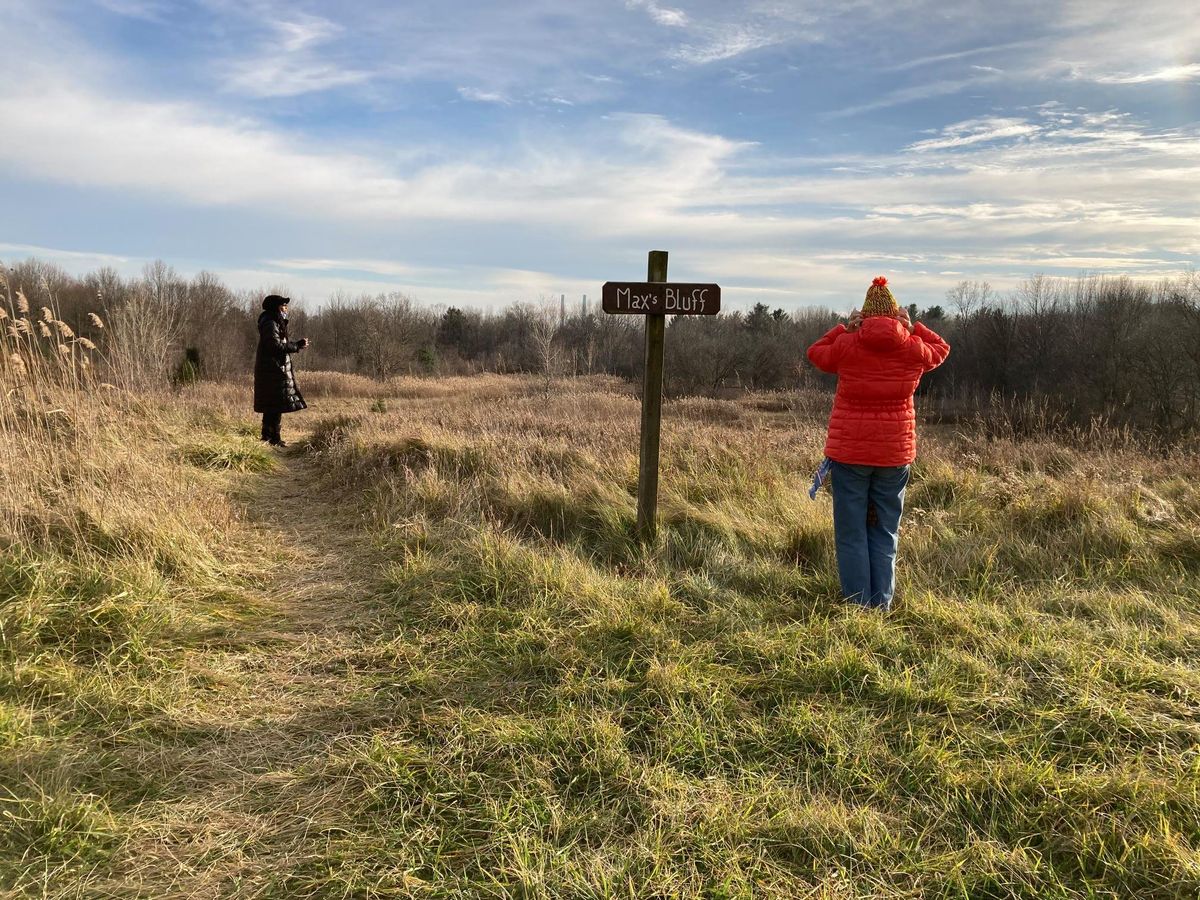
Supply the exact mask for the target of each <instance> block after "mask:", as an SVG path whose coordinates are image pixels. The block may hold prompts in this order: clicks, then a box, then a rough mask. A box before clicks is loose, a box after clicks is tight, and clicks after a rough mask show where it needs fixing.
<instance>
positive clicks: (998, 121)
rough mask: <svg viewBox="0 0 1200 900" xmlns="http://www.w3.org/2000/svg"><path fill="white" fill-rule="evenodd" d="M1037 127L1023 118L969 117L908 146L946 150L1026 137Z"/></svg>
mask: <svg viewBox="0 0 1200 900" xmlns="http://www.w3.org/2000/svg"><path fill="white" fill-rule="evenodd" d="M1038 130H1039V128H1038V126H1037V125H1034V124H1032V123H1030V122H1027V121H1025V120H1024V119H1009V118H1000V117H991V118H983V119H970V120H968V121H965V122H957V123H955V124H953V125H947V126H946V127H945V128H943V129H942V136H941V137H938V138H931V139H929V140H926V141H917V142H916V143H915V144H912V145H910V146H909V147H908V149H909V150H911V151H913V152H916V153H922V152H926V151H929V150H948V149H951V148H954V147H967V146H970V145H971V144H979V143H983V142H985V141H998V140H1003V139H1005V138H1014V137H1026V136H1028V135H1033V134H1037V132H1038Z"/></svg>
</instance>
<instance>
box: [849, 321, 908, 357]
mask: <svg viewBox="0 0 1200 900" xmlns="http://www.w3.org/2000/svg"><path fill="white" fill-rule="evenodd" d="M859 334H860V335H861V338H860V339H861V340H862V342H863V344H864V345H865V346H866V347H868V348H869V349H871V350H877V351H881V352H886V351H889V350H899V349H900V348H901V347H903V346H904V345H905V344H906V343H907V342H908V338H909V331H908V329H907V328H905V327H904V325H903V324H902V323H901V322H900V320H899V319H893V318H892V317H891V316H870V317H868V318H866V319H864V320H863V323H862V325H861V326H859Z"/></svg>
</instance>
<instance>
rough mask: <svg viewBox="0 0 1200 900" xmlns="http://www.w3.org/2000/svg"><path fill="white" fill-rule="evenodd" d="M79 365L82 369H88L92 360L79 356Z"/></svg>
mask: <svg viewBox="0 0 1200 900" xmlns="http://www.w3.org/2000/svg"><path fill="white" fill-rule="evenodd" d="M79 367H80V368H82V369H90V368H91V367H92V361H91V360H90V359H88V358H87V357H86V356H81V357H79Z"/></svg>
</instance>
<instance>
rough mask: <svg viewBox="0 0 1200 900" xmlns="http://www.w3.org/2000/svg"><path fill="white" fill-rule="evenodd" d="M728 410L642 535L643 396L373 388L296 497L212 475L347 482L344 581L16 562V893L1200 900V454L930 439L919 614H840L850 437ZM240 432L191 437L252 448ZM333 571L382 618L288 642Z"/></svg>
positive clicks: (337, 564)
mask: <svg viewBox="0 0 1200 900" xmlns="http://www.w3.org/2000/svg"><path fill="white" fill-rule="evenodd" d="M580 390H581V391H582V389H580ZM707 403H708V405H703V404H697V403H695V402H693V401H688V402H686V403H684V404H682V405H681V407H680V408H681V410H682V412H683V413H689V411H690V413H699V412H703V413H704V415H703V417H700V416H698V415H697V416H692V417H689V415H684V414H680V415H675V414H674V413H672V414H671V415H668V417H667V418H668V422H669V426H668V427H667V429H666V431H665V435H664V450H663V476H662V498H661V507H660V509H661V529H660V535H659V538H658V540H657V542H656V543H655V544H654V545H653V546H650V547H646V548H643V547H641V546H639V545H638V543H637V542H636V541H635V540H634V539H633V515H634V513H633V510H634V498H633V495H632V488H633V486H634V485H635V483H636V475H635V472H636V465H635V463H636V460H635V458H634V454H635V450H636V444H635V443H634V442H633V441H632V440H631V438H632V437H633V435H634V433H635V431H634V429H635V422H636V405H635V404H634V403H633V402H632V401H630V400H628V398H624V397H619V396H614V395H612V394H610V393H608V392H606V391H604V390H599V391H597V392H595V393H587V392H586V391H583V392H582V393H580V394H578V395H575V396H570V395H566V394H565V393H564V395H563V396H559V397H555V398H552V399H551V400H550V401H549V402H546V401H544V400H543V399H542V398H541V397H540V396H538V395H536V392H531V393H530V394H528V395H527V394H523V393H521V392H520V391H519V390H515V389H514V390H513V391H512V392H511V393H510V394H509V395H502V396H500V397H499V398H497V397H496V396H493V395H492V394H489V395H488V397H487V398H486V401H484V400H481V399H480V398H477V397H475V396H473V395H472V394H471V392H470V385H469V382H464V384H463V385H461V386H460V389H459V391H458V393H453V392H452V393H449V394H446V395H438V396H430V397H426V398H423V399H413V400H411V401H409V400H406V401H405V402H404V403H403V404H400V403H398V404H396V408H395V409H391V408H390V406H389V407H386V408H380V409H376V410H374V411H370V410H369V407H368V406H367V405H366V401H363V402H361V403H357V404H356V403H350V402H347V403H346V404H345V405H344V407H343V408H339V409H335V410H333V414H331V415H329V416H326V417H325V418H323V419H321V418H318V420H317V421H315V422H312V423H311V424H312V429H311V431H310V432H309V434H308V437H307V440H306V441H304V442H298V444H300V445H301V446H302V447H303V449H304V452H303V453H302V454H300V455H298V456H296V457H291V458H288V459H287V460H285V461H282V462H280V464H279V468H278V469H275V470H269V471H266V472H264V473H258V472H256V471H255V470H254V469H252V468H250V469H241V468H239V467H238V466H220V465H217V466H211V465H205V464H203V463H199V465H200V466H201V468H199V469H196V468H195V467H196V465H197V463H196V461H195V460H190V461H187V457H186V455H184V454H177V455H175V456H174V457H173V459H174V463H173V464H174V465H177V466H180V467H181V468H182V469H184V470H193V471H194V472H195V477H198V478H201V479H203V480H204V482H203V483H205V484H207V485H208V486H209V488H214V486H215V488H214V489H216V488H219V489H221V490H225V491H227V492H231V493H232V494H233V495H234V496H242V497H244V498H245V499H246V500H247V501H248V502H250V503H261V502H263V500H264V499H265V498H276V497H278V496H279V495H280V492H281V490H283V486H284V485H285V484H286V483H287V482H288V480H289V479H292V480H297V482H298V483H296V484H294V485H293V486H292V492H293V493H292V494H289V495H288V496H289V497H292V496H304V497H306V498H311V500H310V502H309V503H308V504H305V505H298V504H294V503H292V502H291V501H290V500H286V499H285V500H281V501H279V502H280V503H282V504H283V508H285V509H287V510H288V511H289V514H290V515H291V516H292V517H294V518H298V519H304V518H305V517H308V518H311V519H312V520H313V521H312V532H311V535H312V540H313V541H315V542H316V543H315V544H314V546H313V547H305V548H304V549H305V552H306V553H308V552H309V551H311V550H314V549H317V550H321V551H322V553H323V554H324V556H319V555H316V554H314V555H312V556H308V557H304V558H300V559H297V558H295V557H288V556H286V554H285V555H282V556H277V557H269V558H268V561H267V564H266V566H267V567H266V569H265V571H263V572H261V573H260V575H261V581H260V582H255V581H254V578H253V577H252V576H250V575H249V574H242V575H230V574H228V573H227V574H226V575H221V574H220V573H221V572H222V571H223V570H222V568H221V567H222V566H225V567H226V568H228V567H229V566H230V565H232V563H231V556H230V553H231V549H230V547H228V546H221V545H220V541H215V542H213V543H214V546H213V547H212V553H213V554H214V560H215V562H212V563H206V564H205V565H202V566H199V567H196V568H192V569H188V568H186V567H185V568H178V567H177V568H170V567H163V566H156V565H146V564H145V563H139V562H137V559H139V558H141V557H137V556H136V555H135V556H133V557H131V556H129V555H128V554H126V555H124V556H122V555H121V554H119V553H118V554H116V555H113V554H111V553H109V554H107V555H104V554H102V555H101V556H100V557H98V558H99V559H102V560H105V561H104V562H103V564H102V565H103V569H102V570H101V571H98V572H96V573H95V574H94V575H88V574H87V573H86V570H85V568H84V567H83V566H82V565H80V566H73V565H72V564H71V563H70V562H69V561H64V560H58V561H57V562H48V561H47V560H46V559H44V558H38V557H34V556H31V555H29V554H25V555H21V554H15V555H14V554H10V556H9V557H6V559H7V560H9V561H8V562H6V563H5V564H4V566H0V591H2V594H0V597H2V598H7V599H6V600H4V605H3V606H0V614H2V615H3V618H2V619H0V621H2V622H3V623H4V628H5V631H4V634H5V635H6V639H7V640H8V641H9V643H8V644H6V645H5V646H6V649H5V653H6V654H7V655H5V656H4V657H3V659H4V665H5V667H6V670H5V671H7V672H9V673H11V674H9V675H7V676H5V677H7V678H8V681H6V682H2V684H3V688H2V690H0V749H3V750H4V753H5V754H7V755H6V756H5V757H4V758H6V759H10V760H14V761H13V762H10V763H7V764H0V783H3V784H5V785H8V788H7V790H8V793H7V794H3V795H0V816H7V817H8V819H7V821H8V822H9V823H10V825H11V827H10V828H9V829H8V830H7V831H5V832H4V837H3V838H0V871H7V872H8V873H9V880H8V882H7V883H6V884H7V885H8V886H10V887H11V886H13V885H16V886H19V889H20V890H22V891H24V892H25V893H29V894H32V895H40V894H39V892H41V893H49V894H51V895H59V896H72V895H74V894H83V895H93V894H94V895H101V896H120V895H122V886H124V889H125V894H124V895H129V896H133V895H136V896H188V895H189V894H193V893H194V894H201V893H202V894H206V895H209V896H255V897H279V898H285V897H286V898H293V897H313V898H316V897H322V898H323V897H362V898H374V897H422V898H466V897H495V898H507V897H525V898H555V900H557V898H630V900H633V898H639V900H640V898H676V897H678V898H685V897H705V898H759V897H780V898H791V897H823V898H830V900H832V898H860V897H861V898H874V897H889V898H891V897H907V898H918V897H921V898H924V897H937V898H963V900H976V898H1018V897H1019V898H1039V900H1041V898H1062V900H1067V898H1071V900H1075V898H1080V900H1082V898H1125V897H1138V898H1180V900H1182V898H1194V897H1196V896H1198V895H1200V752H1198V749H1197V748H1198V747H1200V649H1198V648H1200V565H1198V562H1197V561H1198V559H1200V551H1198V549H1197V548H1198V546H1200V545H1198V543H1197V535H1198V534H1200V487H1197V484H1198V482H1197V480H1196V478H1197V475H1200V471H1198V468H1197V464H1196V460H1194V459H1190V458H1180V459H1175V460H1170V461H1161V460H1160V461H1156V460H1154V459H1152V458H1148V457H1131V456H1126V457H1122V456H1118V455H1105V454H1101V453H1099V452H1096V451H1089V450H1086V449H1082V448H1076V447H1059V446H1053V445H1049V444H1045V443H1042V444H1002V443H992V444H974V443H972V442H970V441H969V440H967V439H960V438H953V437H949V436H946V437H943V436H940V435H926V440H925V444H924V450H923V456H922V460H921V462H920V464H919V465H918V466H917V467H916V468H915V470H914V479H913V483H912V487H911V490H910V493H909V496H908V511H907V515H906V519H905V523H904V534H903V538H902V541H903V543H902V555H901V568H900V587H899V597H898V601H897V604H896V608H895V610H894V611H893V612H892V613H891V614H889V615H887V616H881V615H878V614H875V613H873V612H867V611H863V610H859V609H857V608H852V607H847V606H846V605H845V604H843V603H842V602H840V601H839V599H838V586H837V579H836V572H835V567H834V555H833V544H832V535H831V530H830V521H829V502H828V498H827V497H826V496H824V495H822V496H821V497H820V498H819V500H818V502H815V503H814V502H812V501H810V500H809V499H808V497H807V495H806V488H807V484H808V478H809V474H810V472H811V470H812V468H813V466H814V465H815V462H816V460H817V459H818V458H819V446H820V437H821V435H820V429H819V426H818V425H815V424H813V425H804V424H802V425H800V426H797V424H796V420H795V418H794V415H793V413H792V412H791V409H790V407H789V406H787V405H786V404H781V403H780V402H779V400H778V398H773V397H772V398H765V399H764V401H763V402H762V403H759V404H757V405H756V404H755V403H743V404H736V405H735V404H732V403H730V404H728V407H729V408H728V409H727V410H726V409H725V408H724V407H723V406H721V405H720V404H716V406H717V407H719V408H715V409H714V408H710V407H712V406H713V403H714V402H707ZM364 410H366V411H368V412H369V414H364ZM690 413H689V414H690ZM205 427H206V428H208V429H209V430H210V431H211V430H212V429H217V434H216V436H215V437H214V436H213V435H212V434H211V433H210V434H208V436H207V437H205V438H203V439H200V438H194V437H193V439H191V440H190V441H189V442H188V444H187V446H191V445H193V444H198V443H200V442H202V441H207V442H211V444H212V446H225V442H226V441H229V445H230V446H233V445H234V444H236V439H229V438H223V437H221V436H220V432H219V423H217V422H214V423H209V424H207V425H206V426H205ZM205 445H206V446H208V444H205ZM1134 471H1136V472H1139V473H1141V475H1140V477H1139V478H1138V479H1137V480H1135V479H1132V478H1130V477H1129V473H1130V472H1134ZM256 479H257V480H256ZM247 490H250V491H251V492H252V493H251V494H250V495H246V494H245V492H246V491H247ZM239 492H240V493H239ZM253 492H257V493H253ZM272 527H274V526H272V519H271V518H270V517H268V518H265V519H262V520H259V521H258V523H257V524H256V525H254V528H256V529H258V540H260V541H261V542H262V543H263V544H264V545H265V546H273V545H275V544H286V543H287V541H285V540H284V539H283V534H284V532H273V531H272V530H271V529H272ZM303 534H309V532H303ZM293 539H294V537H293ZM121 546H125V545H121ZM165 555H166V554H159V556H165ZM151 558H154V557H153V555H151ZM233 559H234V560H235V561H236V557H233ZM286 560H290V563H289V565H290V566H291V567H293V568H291V569H289V568H287V567H283V568H281V567H280V566H281V562H282V561H286ZM305 566H307V567H308V569H307V570H305V569H304V567H305ZM55 567H57V568H55ZM296 567H299V568H298V569H297V568H296ZM304 571H307V572H308V576H304V577H311V578H313V579H314V580H315V582H316V583H317V585H318V587H315V588H311V589H313V590H316V589H318V588H319V582H320V580H321V578H322V577H325V578H334V576H335V573H338V572H346V573H349V574H350V576H352V577H351V578H350V579H349V580H347V581H345V582H344V583H343V582H341V581H339V582H337V585H336V586H334V587H331V588H330V589H329V592H328V596H326V595H325V594H322V595H321V596H322V597H324V598H325V599H324V600H323V601H322V602H323V603H325V604H326V605H324V606H314V607H312V608H311V610H317V611H320V610H324V611H325V612H323V613H322V614H333V613H331V612H330V611H331V610H333V611H336V612H340V613H345V614H346V615H347V619H346V622H345V623H343V624H340V625H338V627H337V629H336V630H334V631H330V632H320V634H318V635H317V636H316V637H312V636H309V637H307V638H306V637H304V636H303V635H302V634H295V635H283V636H282V637H281V636H280V635H279V634H276V632H275V631H274V630H273V629H276V628H283V623H284V622H285V620H286V618H287V615H288V614H289V613H288V610H287V606H288V605H294V604H297V603H300V602H301V600H302V599H303V596H304V595H303V594H298V595H296V596H297V597H300V599H296V600H291V599H289V600H288V604H285V607H284V609H283V611H282V612H280V611H275V612H273V613H272V615H271V616H267V615H266V614H265V613H264V612H263V611H262V610H260V609H258V608H256V607H255V605H254V604H253V603H252V602H250V601H249V600H248V599H247V595H248V594H249V593H252V592H253V591H252V589H251V585H254V586H255V588H261V589H262V590H264V591H266V592H267V593H273V592H278V591H280V590H285V591H286V590H287V589H288V586H289V585H291V584H293V583H295V582H296V581H298V580H303V577H302V576H303V574H304ZM338 577H341V576H338ZM309 589H310V588H305V590H309ZM288 596H289V597H291V596H292V595H290V594H289V595H288ZM305 614H306V615H309V614H312V613H311V611H310V612H309V613H305ZM214 617H217V618H219V619H221V621H222V623H223V624H222V625H221V627H217V625H216V624H214ZM305 621H307V620H305ZM305 627H315V626H305ZM285 638H286V640H285ZM179 648H188V649H187V655H188V658H189V659H190V660H191V662H189V663H187V664H186V665H185V664H184V663H182V662H181V661H180V657H179ZM272 691H280V692H282V693H280V694H278V701H277V702H275V703H274V704H273V705H270V706H268V707H260V706H255V705H254V703H255V702H258V701H255V700H254V696H255V695H256V694H258V693H262V694H271V692H272ZM14 751H15V752H14ZM89 751H90V752H89ZM214 759H219V760H220V761H221V767H214V766H212V765H210V764H208V761H211V760H214ZM217 768H220V773H223V774H219V773H218V772H217ZM197 797H199V798H201V799H196V798H197ZM173 835H174V836H176V837H172V836H173ZM180 836H182V837H180ZM164 848H169V852H168V851H167V850H164ZM130 871H137V873H138V881H137V882H136V883H134V882H131V881H129V880H128V878H129V876H128V875H127V874H123V873H128V872H130ZM39 873H41V874H39ZM47 873H49V876H48V875H47ZM48 877H49V879H50V880H49V881H48V880H47V878H48ZM123 879H125V880H124V881H123ZM51 882H52V886H51V887H49V888H47V887H46V885H47V884H50V883H51Z"/></svg>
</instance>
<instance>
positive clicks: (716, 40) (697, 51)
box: [671, 27, 783, 66]
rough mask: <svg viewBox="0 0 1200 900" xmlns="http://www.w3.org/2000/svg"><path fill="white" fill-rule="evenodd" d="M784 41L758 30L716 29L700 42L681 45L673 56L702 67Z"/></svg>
mask: <svg viewBox="0 0 1200 900" xmlns="http://www.w3.org/2000/svg"><path fill="white" fill-rule="evenodd" d="M782 41H783V36H782V35H779V34H770V33H768V32H765V31H760V30H758V29H756V28H746V27H733V28H729V29H714V30H713V31H712V32H711V33H710V34H708V35H707V36H706V37H705V38H704V39H702V40H700V41H696V42H692V43H687V44H683V45H681V46H680V47H678V48H677V49H676V50H674V51H672V53H671V56H672V58H674V59H676V60H678V61H680V62H685V63H689V64H691V65H697V66H702V65H706V64H707V63H713V62H719V61H721V60H724V59H733V58H734V57H737V56H741V55H743V54H745V53H750V52H752V51H754V50H761V49H762V48H764V47H770V46H771V45H773V44H778V43H781V42H782Z"/></svg>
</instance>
